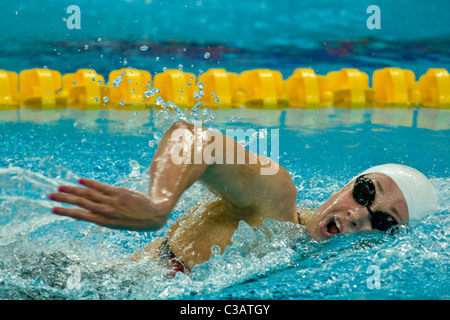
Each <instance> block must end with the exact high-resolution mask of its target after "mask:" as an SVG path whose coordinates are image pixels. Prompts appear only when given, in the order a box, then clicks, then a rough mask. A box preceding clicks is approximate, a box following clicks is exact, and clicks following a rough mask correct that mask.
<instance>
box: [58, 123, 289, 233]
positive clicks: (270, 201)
mask: <svg viewBox="0 0 450 320" xmlns="http://www.w3.org/2000/svg"><path fill="white" fill-rule="evenodd" d="M210 133H211V131H209V130H207V129H206V128H204V127H201V126H194V125H192V124H189V123H187V122H184V121H178V122H176V123H174V124H173V125H172V127H171V128H170V129H169V130H167V131H166V132H165V133H164V135H163V136H162V138H161V141H160V143H159V146H158V149H157V150H156V152H155V156H154V158H153V160H152V163H151V165H150V172H149V174H150V187H149V192H148V195H145V194H142V193H139V192H136V191H132V190H128V189H126V188H120V187H114V186H110V185H106V184H103V183H100V182H97V181H94V180H90V179H82V180H81V181H80V182H82V184H83V185H84V186H85V187H87V188H81V187H71V186H61V187H60V190H59V191H60V192H61V193H56V194H51V195H50V198H51V199H53V200H56V201H60V202H65V203H69V204H73V205H76V206H79V207H81V208H82V209H71V208H62V207H60V208H54V210H53V212H54V213H56V214H60V215H65V216H69V217H72V218H75V219H80V220H86V221H90V222H94V223H97V224H99V225H103V226H107V227H110V228H117V229H128V230H139V231H152V230H157V229H159V228H160V227H162V226H164V224H165V223H166V221H167V219H168V218H169V216H170V214H171V212H172V210H173V208H174V207H175V205H176V203H177V201H178V199H179V197H180V196H181V195H182V194H183V192H184V191H185V190H186V189H188V188H189V187H190V186H191V185H192V184H193V183H194V182H195V181H197V180H199V181H201V182H203V183H205V184H206V185H208V186H209V187H210V188H211V189H212V190H213V191H215V192H217V193H218V194H220V196H221V197H222V198H223V199H224V200H226V201H228V202H229V204H230V205H231V206H233V207H235V208H237V209H239V210H236V212H240V213H242V214H241V215H240V216H239V217H237V218H238V219H246V218H252V217H251V216H252V215H255V216H256V218H258V216H259V212H261V210H269V211H271V212H274V211H279V212H280V215H284V214H285V215H286V217H290V216H292V215H291V213H292V212H293V210H296V208H295V205H296V196H297V191H296V188H295V185H294V184H293V182H292V179H291V178H290V175H289V173H288V172H287V171H286V170H285V169H284V168H282V167H281V166H280V167H279V168H280V170H278V172H277V173H276V174H274V175H271V176H264V175H261V172H260V169H261V167H264V166H267V162H268V161H269V162H270V161H271V160H270V159H268V158H265V157H261V156H258V155H256V154H252V153H250V152H249V151H248V150H246V149H245V148H243V147H242V146H241V145H239V144H238V143H237V142H236V141H235V140H233V139H232V138H230V137H226V136H225V135H222V134H220V133H219V134H218V136H216V137H217V138H222V139H224V141H228V142H230V144H231V145H232V146H233V150H234V151H236V150H237V149H238V148H243V149H245V157H246V159H245V160H246V161H245V163H244V164H237V162H236V161H234V162H233V161H231V162H232V163H233V164H208V163H206V162H205V161H204V160H205V159H202V157H200V158H199V159H201V160H200V161H198V158H196V155H198V154H199V153H202V154H203V151H204V150H205V148H206V147H207V146H208V145H209V144H210V143H211V141H212V140H209V139H208V138H206V139H203V140H202V141H201V143H197V144H196V142H195V140H194V137H195V136H197V137H199V136H202V137H206V136H208V134H210ZM174 137H175V138H174ZM222 145H223V148H224V149H223V155H224V157H227V155H229V152H230V150H226V149H225V148H226V145H227V144H226V143H225V142H224V143H223V144H222ZM227 152H228V154H227ZM236 154H237V152H233V156H234V157H235V156H236ZM174 156H178V159H175V158H174ZM180 157H182V158H183V159H184V161H181V162H180V161H179V160H180V159H179V158H180ZM189 157H190V159H189ZM249 157H256V158H257V161H256V164H249V161H248V160H249ZM174 159H175V161H174ZM262 159H263V160H264V161H262ZM177 160H178V161H177ZM188 160H190V161H188ZM269 164H270V163H269ZM278 218H280V219H282V220H283V217H282V216H280V217H278ZM287 219H289V218H286V220H287Z"/></svg>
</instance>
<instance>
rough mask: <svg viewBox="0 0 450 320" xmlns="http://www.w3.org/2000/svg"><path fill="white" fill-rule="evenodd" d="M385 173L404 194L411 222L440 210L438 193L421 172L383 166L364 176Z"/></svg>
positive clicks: (370, 169)
mask: <svg viewBox="0 0 450 320" xmlns="http://www.w3.org/2000/svg"><path fill="white" fill-rule="evenodd" d="M375 172H379V173H384V174H385V175H387V176H389V177H390V178H392V180H394V182H395V183H396V184H397V186H398V187H399V188H400V190H401V191H402V193H403V196H404V197H405V199H406V204H407V206H408V213H409V219H410V220H419V219H422V218H423V217H425V216H426V215H428V214H430V213H433V212H435V211H436V210H437V208H438V197H437V192H436V190H435V188H434V187H433V185H432V184H431V181H430V180H429V179H428V178H427V177H426V176H425V175H424V174H423V173H422V172H420V171H417V170H416V169H413V168H411V167H408V166H405V165H401V164H394V163H389V164H383V165H379V166H375V167H372V168H369V169H367V170H366V171H364V172H363V173H361V175H363V174H369V173H375Z"/></svg>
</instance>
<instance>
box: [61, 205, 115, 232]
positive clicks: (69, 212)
mask: <svg viewBox="0 0 450 320" xmlns="http://www.w3.org/2000/svg"><path fill="white" fill-rule="evenodd" d="M52 212H53V213H54V214H57V215H60V216H66V217H70V218H73V219H76V220H83V221H88V222H92V223H96V224H98V225H100V226H104V227H108V226H109V225H110V220H109V219H108V218H106V217H104V216H101V215H98V214H95V213H94V212H92V211H89V210H83V209H71V208H64V207H55V208H53V209H52Z"/></svg>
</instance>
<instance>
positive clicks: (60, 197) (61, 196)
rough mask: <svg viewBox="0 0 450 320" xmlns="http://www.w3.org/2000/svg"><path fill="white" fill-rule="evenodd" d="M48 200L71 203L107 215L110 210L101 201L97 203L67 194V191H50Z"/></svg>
mask: <svg viewBox="0 0 450 320" xmlns="http://www.w3.org/2000/svg"><path fill="white" fill-rule="evenodd" d="M49 198H50V200H53V201H58V202H64V203H68V204H72V205H74V206H77V207H81V208H84V209H87V210H90V211H93V212H95V213H98V214H102V215H105V216H108V215H110V214H111V212H112V208H111V207H110V206H109V205H107V204H103V203H97V202H94V201H91V200H89V199H86V198H84V197H80V196H76V195H72V194H68V193H51V194H50V195H49Z"/></svg>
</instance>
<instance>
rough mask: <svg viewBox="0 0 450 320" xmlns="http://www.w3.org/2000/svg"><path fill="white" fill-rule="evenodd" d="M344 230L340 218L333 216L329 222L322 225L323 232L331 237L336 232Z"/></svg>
mask: <svg viewBox="0 0 450 320" xmlns="http://www.w3.org/2000/svg"><path fill="white" fill-rule="evenodd" d="M341 232H342V224H341V222H340V221H339V219H338V218H336V217H334V218H332V219H331V220H330V221H329V222H328V223H327V224H324V225H323V226H322V233H323V234H324V235H325V236H326V237H328V238H331V237H332V236H334V235H335V234H340V233H341Z"/></svg>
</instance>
